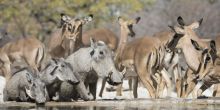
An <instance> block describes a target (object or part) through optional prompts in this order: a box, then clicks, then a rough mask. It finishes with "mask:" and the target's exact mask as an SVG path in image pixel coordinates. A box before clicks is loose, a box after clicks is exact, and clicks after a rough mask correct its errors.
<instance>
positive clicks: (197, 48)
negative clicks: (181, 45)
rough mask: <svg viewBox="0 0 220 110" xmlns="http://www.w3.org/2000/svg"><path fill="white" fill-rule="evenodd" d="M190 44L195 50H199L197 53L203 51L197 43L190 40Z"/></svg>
mask: <svg viewBox="0 0 220 110" xmlns="http://www.w3.org/2000/svg"><path fill="white" fill-rule="evenodd" d="M191 43H192V45H193V47H194V48H195V49H196V50H199V51H201V50H203V49H202V48H201V47H200V46H199V44H198V42H196V41H195V40H192V39H191Z"/></svg>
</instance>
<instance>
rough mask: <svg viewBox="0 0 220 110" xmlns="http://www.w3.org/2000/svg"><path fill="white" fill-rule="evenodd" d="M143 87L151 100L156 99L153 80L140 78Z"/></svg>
mask: <svg viewBox="0 0 220 110" xmlns="http://www.w3.org/2000/svg"><path fill="white" fill-rule="evenodd" d="M140 79H141V81H142V83H143V85H144V86H145V87H146V88H147V90H148V92H149V95H150V97H151V98H156V94H155V91H156V90H155V88H154V87H153V82H152V79H151V78H150V76H149V77H145V78H144V79H143V77H140Z"/></svg>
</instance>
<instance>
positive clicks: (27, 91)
mask: <svg viewBox="0 0 220 110" xmlns="http://www.w3.org/2000/svg"><path fill="white" fill-rule="evenodd" d="M25 91H26V93H27V95H28V96H29V97H30V98H31V99H34V97H33V96H32V95H31V91H30V89H27V88H26V87H25Z"/></svg>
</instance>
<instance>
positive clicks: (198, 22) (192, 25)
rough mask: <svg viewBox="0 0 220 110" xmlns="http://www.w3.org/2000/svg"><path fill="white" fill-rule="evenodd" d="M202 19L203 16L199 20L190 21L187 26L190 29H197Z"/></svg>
mask: <svg viewBox="0 0 220 110" xmlns="http://www.w3.org/2000/svg"><path fill="white" fill-rule="evenodd" d="M202 21H203V18H201V19H200V20H199V21H196V22H194V23H192V24H191V25H189V27H190V28H191V29H197V28H199V26H200V25H201V24H202Z"/></svg>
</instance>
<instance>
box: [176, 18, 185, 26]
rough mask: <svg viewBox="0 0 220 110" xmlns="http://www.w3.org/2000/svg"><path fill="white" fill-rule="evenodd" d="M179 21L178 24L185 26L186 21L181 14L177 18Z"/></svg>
mask: <svg viewBox="0 0 220 110" xmlns="http://www.w3.org/2000/svg"><path fill="white" fill-rule="evenodd" d="M177 22H178V24H179V25H180V26H185V22H184V20H183V18H182V17H181V16H179V17H178V18H177Z"/></svg>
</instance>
